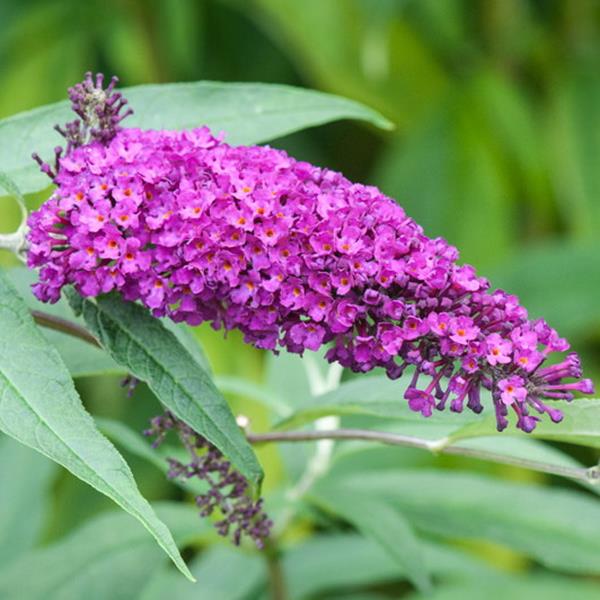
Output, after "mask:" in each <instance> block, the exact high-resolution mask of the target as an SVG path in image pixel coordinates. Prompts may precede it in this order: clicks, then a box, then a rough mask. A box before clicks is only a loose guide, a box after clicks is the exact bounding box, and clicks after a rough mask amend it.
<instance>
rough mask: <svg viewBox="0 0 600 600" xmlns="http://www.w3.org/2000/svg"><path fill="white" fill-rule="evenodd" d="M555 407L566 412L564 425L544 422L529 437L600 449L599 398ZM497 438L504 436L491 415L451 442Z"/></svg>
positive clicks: (463, 429) (455, 434) (559, 403)
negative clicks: (499, 431)
mask: <svg viewBox="0 0 600 600" xmlns="http://www.w3.org/2000/svg"><path fill="white" fill-rule="evenodd" d="M552 406H553V407H555V408H559V409H560V410H561V411H562V413H563V415H564V418H563V420H562V421H561V422H560V423H552V422H551V421H550V420H549V419H548V420H546V419H542V420H541V421H540V422H539V423H538V425H537V427H536V428H535V429H534V430H533V432H532V433H530V434H528V435H529V436H531V437H536V438H540V439H546V440H554V441H557V442H568V443H571V444H579V445H582V446H591V447H593V448H600V399H599V398H578V399H576V400H573V401H572V402H564V401H556V402H554V403H553V405H552ZM495 435H504V434H498V432H497V431H496V426H495V420H494V417H493V416H488V417H487V418H481V419H479V420H473V421H471V422H470V423H468V424H466V425H464V426H463V427H458V428H457V429H455V430H454V431H453V432H452V433H451V434H450V435H449V436H448V437H449V439H450V440H451V441H453V442H458V441H459V440H465V439H469V438H474V437H482V436H495Z"/></svg>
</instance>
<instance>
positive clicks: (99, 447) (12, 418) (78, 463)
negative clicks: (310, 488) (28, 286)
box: [0, 271, 191, 595]
mask: <svg viewBox="0 0 600 600" xmlns="http://www.w3.org/2000/svg"><path fill="white" fill-rule="evenodd" d="M0 324H1V325H0V327H1V331H2V344H0V430H1V431H4V432H5V433H6V434H8V435H10V436H12V437H13V438H15V439H16V440H18V441H19V442H21V443H22V444H25V445H26V446H30V447H31V448H34V449H35V450H37V451H38V452H41V453H42V454H44V455H45V456H47V457H48V458H51V459H52V460H54V461H56V462H57V463H59V464H61V465H63V466H64V467H65V468H66V469H68V470H69V471H71V472H72V473H73V474H74V475H75V476H77V477H79V478H80V479H82V480H83V481H85V482H86V483H89V484H90V485H91V486H92V487H94V488H96V489H97V490H98V491H100V492H102V493H103V494H105V495H107V496H108V497H109V498H112V499H113V500H114V501H115V502H116V503H117V504H118V505H119V506H121V507H122V508H123V509H124V510H126V511H127V512H129V513H131V514H132V515H134V516H135V517H136V518H137V519H138V520H139V521H140V522H141V523H142V524H143V525H144V526H145V527H146V528H147V529H148V531H149V532H150V533H151V534H152V535H153V536H154V537H155V538H156V540H157V542H158V543H159V544H160V545H161V547H162V548H163V549H164V550H165V552H167V554H168V555H169V556H170V557H171V558H172V560H173V561H174V562H175V564H176V565H177V566H178V567H179V569H180V570H181V571H182V572H183V573H185V574H186V575H187V576H189V577H191V575H190V574H189V571H188V570H187V567H186V565H185V563H184V562H183V560H182V559H181V556H180V555H179V552H178V550H177V547H176V546H175V543H174V542H173V538H172V537H171V534H170V532H169V530H168V529H167V528H166V527H165V525H164V523H162V522H161V521H160V520H159V519H158V518H157V517H156V515H155V514H154V511H153V510H152V508H151V506H150V505H149V504H148V502H146V500H145V499H144V498H143V497H142V496H141V494H140V493H139V491H138V489H137V486H136V484H135V481H134V479H133V475H132V474H131V471H130V470H129V467H128V466H127V463H126V462H125V461H124V460H123V458H122V456H121V455H120V454H119V453H118V452H117V450H116V449H115V448H114V446H113V445H112V444H111V443H110V442H109V441H108V440H107V439H106V438H105V437H104V436H103V435H102V434H101V433H100V432H99V431H98V430H97V429H96V426H95V424H94V422H93V420H92V418H91V417H90V415H89V414H88V413H87V412H86V411H85V409H84V407H83V405H82V403H81V400H80V398H79V396H78V395H77V392H76V391H75V388H74V386H73V382H72V380H71V378H70V376H69V373H68V371H67V369H66V367H65V365H64V363H63V362H62V360H61V358H60V356H59V354H58V352H57V351H56V350H55V349H54V348H53V347H52V346H51V345H50V344H49V343H48V342H47V341H46V339H45V338H44V337H43V335H42V334H41V333H40V332H39V330H38V328H37V327H36V326H35V324H34V322H33V320H32V318H31V316H30V315H29V311H28V309H27V306H26V305H25V303H24V302H23V301H22V300H21V298H20V297H19V296H18V294H17V292H16V290H15V289H14V287H13V286H12V284H11V283H10V281H9V280H8V278H7V277H6V275H5V274H4V272H3V271H0ZM0 595H1V594H0Z"/></svg>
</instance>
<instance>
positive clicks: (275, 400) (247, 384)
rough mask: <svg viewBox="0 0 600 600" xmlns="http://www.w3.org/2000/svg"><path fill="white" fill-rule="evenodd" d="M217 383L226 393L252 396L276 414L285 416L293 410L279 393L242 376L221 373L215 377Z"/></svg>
mask: <svg viewBox="0 0 600 600" xmlns="http://www.w3.org/2000/svg"><path fill="white" fill-rule="evenodd" d="M215 384H216V386H217V387H218V388H219V389H220V390H221V391H222V392H223V393H224V394H237V395H239V396H245V397H247V398H252V400H256V401H257V402H260V403H261V404H262V405H263V406H266V407H267V408H269V409H271V410H272V411H273V412H274V413H275V414H276V415H279V416H284V415H287V414H289V413H290V412H291V409H290V407H289V406H288V405H287V404H286V403H285V402H284V401H283V400H282V399H281V398H280V397H279V395H278V394H276V393H274V392H271V391H270V390H269V389H268V388H266V387H264V386H261V385H257V384H256V383H252V382H251V381H248V380H246V379H242V378H241V377H234V376H227V375H220V376H217V377H215Z"/></svg>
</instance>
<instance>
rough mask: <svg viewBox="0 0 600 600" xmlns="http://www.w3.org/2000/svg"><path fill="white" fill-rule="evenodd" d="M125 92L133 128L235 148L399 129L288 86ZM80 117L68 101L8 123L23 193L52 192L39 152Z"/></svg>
mask: <svg viewBox="0 0 600 600" xmlns="http://www.w3.org/2000/svg"><path fill="white" fill-rule="evenodd" d="M121 91H122V93H123V95H124V96H125V97H126V98H127V99H128V100H129V104H130V105H131V106H132V107H133V108H134V109H135V114H134V115H133V116H132V117H130V118H128V119H127V126H129V127H141V128H145V129H163V128H167V129H185V128H191V127H200V126H201V125H208V126H209V127H210V128H211V129H212V130H213V131H214V132H215V133H218V132H221V131H224V132H226V134H227V136H226V140H227V141H228V142H229V143H231V144H258V143H260V142H266V141H269V140H272V139H274V138H278V137H282V136H284V135H287V134H289V133H292V132H294V131H298V130H301V129H305V128H307V127H314V126H315V125H321V124H323V123H329V122H331V121H337V120H339V119H359V120H363V121H367V122H370V123H372V124H373V125H375V126H377V127H382V128H384V129H391V128H392V124H391V123H390V122H389V121H388V120H387V119H385V118H384V117H382V116H381V115H380V114H379V113H377V112H376V111H374V110H372V109H370V108H367V107H366V106H363V105H362V104H359V103H358V102H355V101H353V100H348V99H346V98H341V97H339V96H332V95H330V94H324V93H322V92H316V91H313V90H307V89H302V88H294V87H289V86H284V85H274V84H261V83H219V82H211V81H201V82H197V83H172V84H165V85H141V86H136V87H131V88H123V89H122V90H121ZM72 119H73V113H72V112H71V111H70V108H69V103H68V102H66V101H65V102H59V103H57V104H51V105H48V106H43V107H41V108H36V109H34V110H31V111H28V112H24V113H20V114H18V115H14V116H12V117H9V118H8V119H4V120H2V121H0V165H2V168H3V169H4V170H5V171H6V173H7V174H8V175H9V176H10V177H11V178H13V179H14V180H15V182H16V183H17V184H18V186H19V187H20V188H21V190H22V191H23V193H30V192H36V191H39V190H42V189H44V188H46V187H48V186H49V183H50V181H49V179H48V178H47V177H46V176H45V175H43V174H42V173H40V172H39V168H38V166H37V165H36V163H35V162H34V161H33V160H32V159H31V153H32V152H34V151H35V152H38V153H40V154H41V155H42V156H44V157H51V156H52V152H53V148H54V147H55V146H56V145H58V144H60V143H61V142H62V141H63V140H62V138H61V137H60V136H59V135H58V134H57V133H56V132H55V131H54V129H53V127H54V125H55V124H57V123H64V122H66V121H69V120H72Z"/></svg>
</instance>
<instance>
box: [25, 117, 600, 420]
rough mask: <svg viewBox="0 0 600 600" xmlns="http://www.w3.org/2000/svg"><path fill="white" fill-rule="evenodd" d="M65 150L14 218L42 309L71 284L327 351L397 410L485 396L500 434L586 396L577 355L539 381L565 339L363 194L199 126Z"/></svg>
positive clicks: (275, 342)
mask: <svg viewBox="0 0 600 600" xmlns="http://www.w3.org/2000/svg"><path fill="white" fill-rule="evenodd" d="M107 118H108V117H107ZM111 118H112V117H111ZM113 120H114V119H113ZM116 123H118V121H116ZM68 150H69V151H68V155H67V156H65V157H62V158H60V157H59V158H58V160H57V168H56V173H55V174H54V173H50V174H51V175H52V176H53V179H54V182H55V183H56V185H57V188H56V190H55V192H54V193H53V195H52V197H51V198H50V199H49V200H48V201H47V202H46V203H45V204H44V205H43V206H42V207H41V208H40V209H39V210H38V211H37V212H35V213H33V214H32V215H31V217H30V219H29V227H30V234H29V242H30V249H29V256H28V261H29V265H30V266H31V267H34V268H39V269H40V279H39V283H37V284H36V285H35V286H34V291H35V294H36V295H37V297H38V298H40V300H43V301H50V302H55V301H56V300H58V298H59V296H60V292H61V289H62V287H63V286H65V285H69V284H72V285H74V286H75V287H76V289H77V290H78V291H79V292H80V293H81V294H82V295H84V296H95V295H97V294H101V293H105V292H108V291H111V290H116V291H118V292H120V293H121V294H122V295H123V297H124V298H125V299H126V300H130V301H140V302H142V303H143V304H145V305H146V306H147V307H149V308H150V309H151V310H152V312H153V314H154V315H156V316H168V317H170V318H171V319H173V320H174V321H178V322H181V321H183V322H186V323H189V324H190V325H197V324H199V323H201V322H203V321H210V322H211V323H212V325H213V327H215V328H224V329H239V330H241V331H242V332H243V334H244V337H245V340H246V341H247V342H248V343H250V344H253V345H254V346H256V347H258V348H265V349H268V350H272V351H277V349H278V348H286V349H287V350H289V351H291V352H297V353H302V352H303V351H305V350H306V349H309V350H317V349H319V348H320V347H321V346H323V345H325V344H327V345H328V350H327V355H326V356H327V359H328V360H329V361H331V362H333V361H337V362H339V363H341V364H342V365H343V366H344V367H348V368H350V369H352V370H353V371H356V372H366V371H369V370H371V369H373V368H375V367H381V368H383V369H385V370H386V372H387V374H388V375H389V376H390V377H391V378H397V377H399V376H400V375H402V373H403V372H404V371H405V369H406V368H407V367H409V366H410V367H412V368H413V369H414V375H413V378H412V381H411V383H410V385H409V387H408V390H407V391H406V393H405V398H406V399H407V400H408V403H409V406H410V408H411V409H412V410H415V411H417V412H420V413H422V414H423V415H425V416H430V415H431V414H432V412H433V410H435V409H437V410H442V409H444V407H445V406H446V404H447V403H448V402H449V403H450V409H451V410H453V411H457V412H460V411H462V410H463V407H464V405H465V403H466V405H467V407H468V408H470V409H471V410H472V411H474V412H477V413H478V412H480V411H481V410H482V408H483V407H482V404H481V402H480V390H481V389H482V388H484V389H487V390H489V391H490V392H491V396H492V402H493V404H494V408H495V413H496V419H497V423H498V429H499V430H502V429H504V428H505V427H506V425H507V423H508V420H507V415H508V411H509V410H512V411H513V412H514V413H515V415H516V421H517V427H519V428H521V429H522V430H524V431H531V430H532V429H533V428H534V427H535V424H536V422H537V420H538V417H536V416H532V415H530V411H534V412H536V413H538V414H543V413H548V415H549V416H550V418H551V419H552V420H553V421H559V420H560V419H561V418H562V415H561V413H560V411H558V410H556V409H553V408H550V407H549V406H547V404H546V403H545V402H546V401H547V400H556V399H562V400H570V399H572V398H573V392H574V391H579V392H582V393H591V392H592V391H593V386H592V383H591V382H590V381H589V380H580V378H581V368H580V364H579V360H578V358H577V356H576V355H575V354H569V355H568V356H567V358H566V359H565V360H564V361H563V362H560V363H559V364H555V365H553V366H544V363H545V361H546V359H547V357H548V356H549V354H551V353H553V352H564V351H566V350H567V349H568V347H569V346H568V344H567V342H566V341H565V340H563V339H561V338H560V337H559V336H558V335H557V333H556V332H555V331H554V330H553V329H552V328H550V327H549V326H548V325H547V324H546V323H545V322H544V321H543V320H538V321H530V320H528V318H527V312H526V310H525V309H524V308H523V307H522V306H520V305H519V303H518V300H517V298H515V297H514V296H511V295H509V294H507V293H505V292H504V291H502V290H497V291H494V292H490V291H489V284H488V282H487V281H486V280H485V279H483V278H481V277H478V276H477V275H476V273H475V270H474V269H473V267H471V266H469V265H462V266H459V265H458V264H457V260H458V251H457V250H456V248H454V247H452V246H450V245H449V244H448V243H447V242H446V241H445V240H443V239H441V238H435V239H430V238H428V237H427V236H426V235H424V233H423V230H422V229H421V227H420V226H419V225H417V223H415V222H414V221H413V220H412V219H411V218H409V217H407V216H406V214H405V212H404V211H403V209H402V208H401V207H400V206H398V205H397V204H396V203H395V202H394V201H393V200H391V199H390V198H388V197H386V196H384V195H383V194H382V193H381V192H380V191H379V190H378V189H377V188H375V187H371V186H365V185H361V184H356V183H352V182H351V181H348V180H347V179H346V178H344V177H343V176H342V175H341V174H339V173H336V172H334V171H330V170H328V169H322V168H319V167H315V166H313V165H311V164H308V163H306V162H300V161H296V160H294V159H293V158H291V157H289V156H288V155H287V154H286V153H285V152H282V151H280V150H275V149H272V148H269V147H261V146H250V147H232V146H229V145H228V144H226V143H224V142H223V141H221V140H220V139H219V138H216V137H214V136H213V135H212V134H211V132H210V131H209V130H208V129H207V128H205V127H203V128H199V129H193V130H190V131H181V132H175V131H142V130H139V129H121V128H119V127H117V126H116V125H115V127H114V131H113V135H112V136H111V137H110V139H109V137H108V136H103V135H100V134H97V135H96V136H95V137H94V136H92V139H91V141H88V142H87V143H83V144H79V145H78V144H76V143H73V144H71V147H70V148H69V149H68ZM45 170H46V171H47V172H49V171H52V170H51V169H50V168H46V169H45ZM566 378H572V379H575V380H579V381H576V382H574V383H573V382H572V383H565V382H563V379H566Z"/></svg>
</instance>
